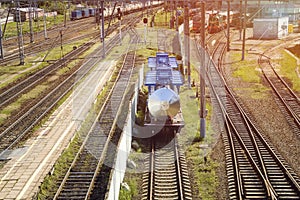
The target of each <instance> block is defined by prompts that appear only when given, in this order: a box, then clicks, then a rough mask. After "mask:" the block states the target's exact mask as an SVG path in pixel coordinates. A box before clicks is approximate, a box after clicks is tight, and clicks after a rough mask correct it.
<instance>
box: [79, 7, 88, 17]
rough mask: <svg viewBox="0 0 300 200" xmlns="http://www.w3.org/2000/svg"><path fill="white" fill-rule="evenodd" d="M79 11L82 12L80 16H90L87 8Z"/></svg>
mask: <svg viewBox="0 0 300 200" xmlns="http://www.w3.org/2000/svg"><path fill="white" fill-rule="evenodd" d="M81 12H82V18H85V17H89V16H90V11H89V9H88V8H85V9H82V10H81Z"/></svg>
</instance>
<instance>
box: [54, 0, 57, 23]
mask: <svg viewBox="0 0 300 200" xmlns="http://www.w3.org/2000/svg"><path fill="white" fill-rule="evenodd" d="M55 10H56V12H57V0H55ZM54 24H55V25H56V15H54Z"/></svg>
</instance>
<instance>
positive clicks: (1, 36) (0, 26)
mask: <svg viewBox="0 0 300 200" xmlns="http://www.w3.org/2000/svg"><path fill="white" fill-rule="evenodd" d="M2 41H3V34H2V23H1V17H0V54H1V55H0V58H1V59H3V58H4V55H3V45H2V44H3V42H2Z"/></svg>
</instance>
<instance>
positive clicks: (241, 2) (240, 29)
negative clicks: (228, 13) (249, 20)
mask: <svg viewBox="0 0 300 200" xmlns="http://www.w3.org/2000/svg"><path fill="white" fill-rule="evenodd" d="M242 13H243V1H242V0H240V20H239V32H240V40H242V27H243V21H242V16H243V14H242Z"/></svg>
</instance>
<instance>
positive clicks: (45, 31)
mask: <svg viewBox="0 0 300 200" xmlns="http://www.w3.org/2000/svg"><path fill="white" fill-rule="evenodd" d="M43 15H44V37H45V40H47V39H48V35H47V24H46V15H45V10H44V14H43Z"/></svg>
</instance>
